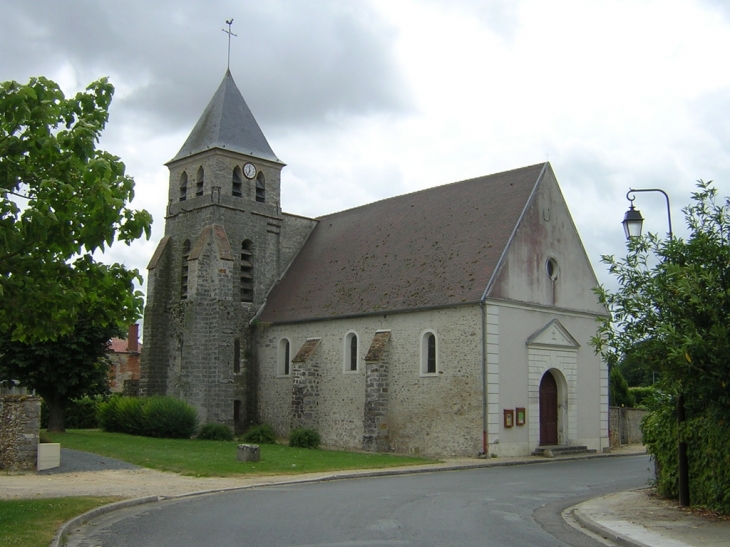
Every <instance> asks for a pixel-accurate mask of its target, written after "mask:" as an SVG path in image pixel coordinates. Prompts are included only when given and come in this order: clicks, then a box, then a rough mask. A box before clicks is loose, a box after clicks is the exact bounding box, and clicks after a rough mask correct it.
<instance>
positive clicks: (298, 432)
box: [289, 428, 320, 448]
mask: <svg viewBox="0 0 730 547" xmlns="http://www.w3.org/2000/svg"><path fill="white" fill-rule="evenodd" d="M319 443H320V438H319V433H317V432H316V431H315V430H314V429H307V428H299V429H294V430H292V432H291V433H290V434H289V446H292V447H299V448H319Z"/></svg>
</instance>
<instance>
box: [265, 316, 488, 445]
mask: <svg viewBox="0 0 730 547" xmlns="http://www.w3.org/2000/svg"><path fill="white" fill-rule="evenodd" d="M427 329H429V330H431V331H433V332H435V333H436V336H437V342H438V365H437V366H438V372H437V373H436V374H430V375H427V374H423V373H422V370H421V359H422V357H421V348H422V343H421V341H422V337H423V333H424V331H425V330H427ZM379 331H391V338H390V341H389V342H388V347H387V351H386V352H384V353H383V360H382V361H380V362H378V366H380V365H381V364H387V369H386V368H385V367H383V368H379V369H378V372H377V374H376V373H375V370H374V368H373V369H370V370H369V372H368V368H367V363H366V362H365V356H366V353H367V352H368V348H369V347H370V344H371V343H372V341H373V338H374V336H375V335H376V333H377V332H379ZM348 333H354V334H356V335H357V337H358V370H357V371H351V370H349V363H346V362H345V355H346V347H345V340H346V337H347V335H348ZM480 333H481V315H480V310H479V307H478V306H464V307H459V308H449V309H443V310H431V311H423V312H415V313H404V314H389V315H377V316H375V315H374V316H371V317H357V318H347V319H336V320H331V321H318V322H312V323H305V324H293V325H271V326H268V327H266V328H265V329H263V330H262V331H261V332H260V333H259V334H258V343H257V347H258V367H259V413H260V418H261V421H262V422H266V423H269V424H271V425H272V426H273V427H274V429H275V430H276V432H277V434H278V435H280V436H284V437H285V436H287V435H288V434H289V431H290V428H291V425H292V387H293V382H294V374H293V373H294V368H292V374H290V375H282V374H279V373H278V372H277V358H278V350H279V347H280V345H279V341H280V340H281V339H282V338H287V339H288V340H289V341H290V343H291V355H292V356H294V355H296V354H297V352H298V351H299V349H300V348H301V347H302V345H303V344H304V342H305V341H306V340H307V339H310V338H317V337H321V342H320V344H319V346H318V347H317V350H316V352H315V355H314V356H313V357H315V356H316V358H317V363H318V367H319V371H318V374H319V395H318V397H317V400H318V406H317V412H318V431H319V433H320V435H321V437H322V443H323V444H324V445H329V446H338V447H343V448H350V449H362V447H363V441H364V440H365V438H366V436H367V435H372V427H373V426H375V427H376V428H378V430H379V431H381V432H383V433H384V434H383V436H382V438H381V439H380V440H381V441H383V440H385V439H386V438H387V441H388V446H387V450H390V451H393V452H400V453H413V454H415V453H419V454H434V455H448V456H452V455H460V456H473V455H475V454H477V453H478V452H479V450H480V446H481V439H482V423H481V416H482V414H481V400H482V399H481V366H480V356H481V344H480V340H481V337H480ZM386 361H387V362H386ZM368 376H370V378H371V379H372V380H373V382H374V383H373V384H371V387H372V389H375V390H377V389H380V390H382V389H383V388H384V381H385V378H386V377H387V387H385V389H387V405H386V402H385V395H386V392H385V391H381V392H380V393H379V395H377V396H376V394H375V392H370V394H369V395H368V393H369V392H368V390H369V388H368ZM378 382H380V385H379V386H378V385H377V384H378ZM368 397H371V399H370V403H368V402H367V399H368ZM376 402H377V403H378V404H381V403H382V404H383V405H384V406H382V407H381V409H382V410H383V411H384V409H385V408H386V407H387V418H386V417H385V416H381V417H377V418H376V416H375V413H374V403H376ZM368 405H369V406H368ZM366 408H368V409H369V410H366ZM368 421H369V423H368V424H367V425H366V422H368Z"/></svg>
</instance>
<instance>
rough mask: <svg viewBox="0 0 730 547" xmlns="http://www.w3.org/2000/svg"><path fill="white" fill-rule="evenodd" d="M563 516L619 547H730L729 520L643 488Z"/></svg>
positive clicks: (570, 511) (621, 493)
mask: <svg viewBox="0 0 730 547" xmlns="http://www.w3.org/2000/svg"><path fill="white" fill-rule="evenodd" d="M566 513H570V514H572V516H573V517H575V519H576V520H577V521H578V522H579V523H580V524H581V525H583V526H585V527H586V528H588V529H589V530H591V531H593V532H594V533H597V534H598V535H600V536H602V537H604V538H606V539H609V540H610V541H612V542H614V543H616V544H618V545H622V546H628V547H632V546H638V547H647V546H651V547H654V546H656V547H687V546H693V547H720V546H723V547H726V546H730V519H721V518H713V517H709V516H701V515H699V514H695V513H692V512H691V511H689V510H687V509H683V508H680V507H679V506H678V505H677V502H673V501H669V500H664V499H661V498H658V497H657V496H656V495H654V494H653V492H652V490H650V489H648V488H644V489H641V490H631V491H628V492H619V493H617V494H611V495H609V496H604V497H602V498H595V499H592V500H590V501H587V502H584V503H581V504H580V505H577V506H575V507H573V508H571V509H569V510H568V511H566Z"/></svg>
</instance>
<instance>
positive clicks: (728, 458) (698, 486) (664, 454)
mask: <svg viewBox="0 0 730 547" xmlns="http://www.w3.org/2000/svg"><path fill="white" fill-rule="evenodd" d="M652 406H653V409H652V412H651V413H650V414H648V415H647V416H646V418H644V421H643V422H642V424H641V429H642V432H643V433H644V443H645V444H646V447H647V452H648V453H649V454H651V456H652V459H653V460H654V463H655V466H656V479H655V486H656V488H657V490H658V491H659V493H660V494H662V495H664V496H666V497H669V498H674V499H676V498H677V497H678V495H679V491H678V486H677V484H678V477H679V470H678V457H677V415H676V410H675V409H676V406H675V399H674V398H672V397H669V396H667V395H665V394H662V393H660V392H657V393H656V396H655V400H654V401H653V402H652ZM682 433H683V436H684V440H685V441H686V442H687V460H688V462H689V494H690V502H691V504H692V505H693V506H700V507H706V508H707V509H710V510H712V511H717V512H720V513H725V514H730V424H728V423H725V422H722V421H718V420H717V419H716V418H714V417H713V416H712V414H711V412H705V413H703V414H700V415H698V416H692V417H688V418H687V421H686V422H685V424H684V425H683V427H682Z"/></svg>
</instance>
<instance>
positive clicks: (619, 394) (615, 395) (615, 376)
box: [608, 367, 634, 407]
mask: <svg viewBox="0 0 730 547" xmlns="http://www.w3.org/2000/svg"><path fill="white" fill-rule="evenodd" d="M608 382H609V388H608V394H609V399H610V401H609V404H610V405H611V406H627V407H633V406H634V396H633V395H632V394H631V392H630V391H629V384H628V383H627V382H626V379H625V378H624V377H623V375H622V374H621V371H620V370H619V369H618V367H611V372H610V374H609V376H608Z"/></svg>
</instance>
